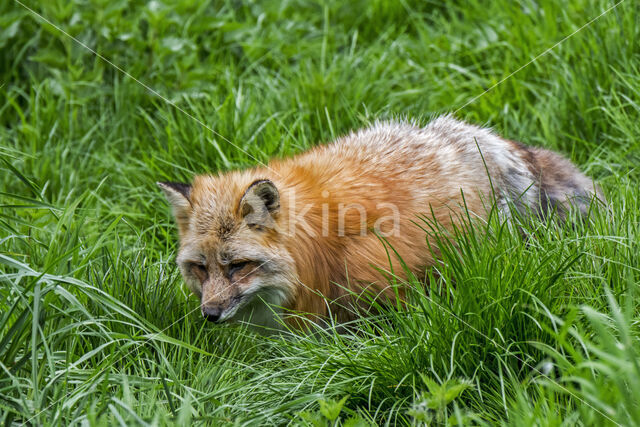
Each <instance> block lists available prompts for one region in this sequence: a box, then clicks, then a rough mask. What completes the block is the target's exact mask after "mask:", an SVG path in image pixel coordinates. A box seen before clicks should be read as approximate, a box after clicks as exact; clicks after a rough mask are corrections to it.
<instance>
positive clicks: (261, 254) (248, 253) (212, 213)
mask: <svg viewBox="0 0 640 427" xmlns="http://www.w3.org/2000/svg"><path fill="white" fill-rule="evenodd" d="M158 185H159V186H160V187H161V188H162V190H163V191H164V193H165V195H166V197H167V199H168V201H169V203H170V204H171V206H172V208H173V214H174V216H175V219H176V222H177V225H178V230H179V234H180V249H179V252H178V257H177V262H178V265H179V267H180V270H181V272H182V276H183V277H184V280H185V282H186V284H187V285H188V287H189V288H190V289H191V291H192V292H193V293H195V294H196V295H197V296H199V297H200V299H201V310H202V315H203V316H204V317H205V318H206V319H207V320H209V321H212V322H225V321H229V320H249V321H251V322H252V323H259V324H265V323H270V322H269V320H270V319H273V317H274V316H273V315H274V313H275V312H276V311H277V307H279V306H280V307H281V306H282V305H283V304H284V303H286V302H287V301H288V300H290V299H291V298H293V291H294V289H295V286H294V283H295V277H296V275H295V264H294V262H293V260H292V258H291V256H290V255H289V253H288V251H287V250H286V248H285V246H284V242H283V241H282V237H281V236H282V233H280V230H279V228H280V226H281V221H280V216H281V212H280V211H281V204H280V193H279V191H278V188H277V187H276V184H274V183H273V182H272V181H270V180H268V179H255V177H252V176H250V175H248V174H240V175H235V174H234V175H233V176H229V175H221V176H217V177H214V176H198V177H196V178H195V179H194V181H193V183H192V184H191V185H189V184H181V183H173V182H159V183H158Z"/></svg>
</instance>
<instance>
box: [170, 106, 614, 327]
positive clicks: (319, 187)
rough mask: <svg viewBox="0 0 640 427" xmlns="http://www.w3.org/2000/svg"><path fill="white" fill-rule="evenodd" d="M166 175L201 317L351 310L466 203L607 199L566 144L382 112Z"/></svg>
mask: <svg viewBox="0 0 640 427" xmlns="http://www.w3.org/2000/svg"><path fill="white" fill-rule="evenodd" d="M159 185H160V186H161V187H162V189H163V190H164V192H165V194H166V196H167V198H168V200H169V202H170V203H171V205H172V207H173V212H174V215H175V218H176V221H177V225H178V229H179V234H180V249H179V254H178V257H177V260H178V264H179V266H180V269H181V271H182V274H183V277H184V279H185V281H186V283H187V284H188V286H189V287H190V289H191V290H192V291H193V292H194V293H195V294H196V295H198V296H200V298H201V308H202V313H203V315H204V316H205V317H206V318H207V319H208V320H211V321H215V322H224V321H229V320H242V319H244V320H250V321H251V322H252V323H254V324H262V325H273V324H274V320H275V319H276V318H277V315H278V312H279V309H280V308H284V309H292V310H295V311H299V312H304V313H311V314H313V315H318V316H323V315H327V314H328V313H329V312H330V313H331V314H332V315H336V316H337V317H338V318H339V319H347V318H349V314H348V312H349V310H347V309H345V307H349V304H350V303H351V302H352V301H353V300H354V299H352V295H354V294H356V295H357V294H358V293H359V292H362V291H364V290H368V291H370V292H374V293H380V294H382V295H385V294H387V295H388V294H390V292H391V291H390V290H389V287H388V283H389V281H388V277H385V273H384V272H383V269H386V270H389V271H391V270H393V272H394V274H396V275H398V276H401V277H403V276H404V269H403V266H402V265H401V264H400V259H401V260H402V262H403V263H404V264H405V266H406V268H408V270H409V271H411V272H413V273H415V274H417V275H418V276H420V274H421V273H424V272H425V270H426V268H428V267H429V266H430V265H432V264H433V263H434V261H435V260H434V253H435V254H437V250H436V251H433V250H430V249H429V245H430V243H431V246H433V242H430V241H429V236H427V235H426V233H425V232H424V230H423V229H422V227H421V225H420V221H419V216H420V215H426V216H428V217H429V218H431V219H433V220H435V221H437V222H438V223H439V224H440V226H442V227H444V228H445V229H451V228H452V227H453V226H454V225H455V224H456V222H458V220H459V219H460V218H461V217H462V215H461V213H463V212H464V214H465V216H467V212H468V213H469V214H470V215H472V216H473V217H476V218H478V219H480V220H482V219H486V218H487V215H488V214H489V210H490V209H491V207H492V206H493V205H494V203H495V206H496V207H497V209H498V211H499V212H500V213H501V214H502V215H503V216H505V217H506V216H508V215H509V214H510V211H511V209H514V208H515V209H517V210H518V211H520V212H521V213H526V212H534V213H537V214H539V215H541V216H543V215H545V214H546V212H549V211H554V212H557V214H558V215H560V216H562V215H564V214H565V213H566V211H567V210H568V209H569V207H570V206H571V205H573V206H575V207H577V208H578V209H580V210H581V211H582V212H586V211H587V209H588V207H589V204H590V202H591V201H592V200H593V199H594V198H599V199H600V200H604V197H603V196H602V194H601V192H600V190H599V189H598V188H597V187H596V186H595V185H594V183H593V182H592V181H591V179H589V178H587V177H586V176H585V175H583V174H582V173H581V172H580V171H578V169H577V168H576V167H575V166H574V165H573V164H571V162H569V161H568V160H566V159H565V158H563V157H561V156H560V155H558V154H555V153H553V152H550V151H548V150H544V149H540V148H533V147H527V146H525V145H522V144H520V143H518V142H513V141H509V140H506V139H503V138H501V137H499V136H497V135H496V134H494V133H493V132H492V131H491V130H489V129H485V128H480V127H477V126H473V125H470V124H466V123H464V122H460V121H458V120H456V119H454V118H453V117H451V116H444V117H440V118H437V119H435V120H433V121H432V122H431V123H429V124H428V125H427V126H425V127H418V126H416V125H413V124H410V123H403V122H381V123H377V124H375V125H373V126H372V127H370V128H367V129H363V130H360V131H357V132H354V133H351V134H349V135H347V136H345V137H342V138H340V139H338V140H337V141H335V142H333V143H331V144H328V145H323V146H318V147H315V148H313V149H311V150H309V151H306V152H304V153H301V154H299V155H296V156H294V157H291V158H287V159H282V160H274V161H272V162H270V164H269V165H268V167H257V168H254V169H250V170H243V171H232V172H228V173H224V174H218V175H201V176H196V177H195V178H194V180H193V182H192V184H190V185H189V184H178V183H168V182H166V183H159ZM423 226H424V225H423ZM381 237H383V238H384V240H386V242H388V244H389V245H390V246H391V247H392V248H393V251H391V253H396V254H397V256H395V255H394V256H389V253H390V250H389V248H388V247H385V244H383V242H382V241H381ZM432 249H433V248H432ZM376 267H380V268H376Z"/></svg>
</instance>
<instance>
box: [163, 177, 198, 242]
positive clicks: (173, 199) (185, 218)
mask: <svg viewBox="0 0 640 427" xmlns="http://www.w3.org/2000/svg"><path fill="white" fill-rule="evenodd" d="M157 184H158V186H159V187H160V188H162V191H164V195H165V196H166V197H167V200H168V201H169V203H170V204H171V207H172V208H173V215H174V216H175V217H176V221H177V222H178V226H179V227H180V231H183V229H184V227H185V226H186V225H187V224H188V223H189V216H190V215H191V200H190V196H191V186H190V185H189V184H182V183H180V182H158V183H157Z"/></svg>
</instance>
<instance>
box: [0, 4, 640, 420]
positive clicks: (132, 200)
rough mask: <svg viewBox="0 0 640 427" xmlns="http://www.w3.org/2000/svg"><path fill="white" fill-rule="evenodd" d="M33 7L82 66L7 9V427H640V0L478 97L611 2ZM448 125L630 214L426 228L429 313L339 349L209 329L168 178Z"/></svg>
mask: <svg viewBox="0 0 640 427" xmlns="http://www.w3.org/2000/svg"><path fill="white" fill-rule="evenodd" d="M21 1H23V0H21ZM24 2H25V3H24V4H25V5H26V6H28V7H30V8H32V9H33V10H34V11H36V12H37V13H40V14H42V15H43V16H44V17H46V19H48V20H50V21H51V23H53V24H55V25H56V26H59V27H60V28H61V29H62V30H64V31H65V32H67V33H68V34H69V35H71V36H73V37H75V38H77V39H78V40H79V41H80V42H82V43H83V44H85V45H86V47H83V46H81V45H80V44H78V43H77V42H75V41H74V40H72V39H71V38H70V37H69V36H68V35H65V34H64V33H62V32H61V31H59V30H58V29H56V28H54V27H53V26H52V25H49V24H47V23H45V22H43V21H42V20H41V19H39V18H38V17H37V16H35V15H33V14H32V13H31V12H29V11H28V10H27V9H25V7H23V6H21V4H20V3H18V2H17V1H15V0H7V1H5V2H2V3H0V171H1V172H0V422H2V423H5V424H6V423H8V424H11V423H17V424H22V423H27V424H30V425H47V424H53V425H59V424H65V425H67V424H74V425H75V424H80V423H88V424H89V425H103V424H123V425H137V424H140V425H145V424H160V425H165V424H186V423H187V422H195V423H199V424H206V425H219V424H233V423H238V424H244V423H248V424H278V425H282V424H289V423H290V424H293V425H318V426H324V425H344V426H347V425H350V426H355V425H369V424H382V425H384V424H391V425H394V424H401V425H402V424H420V423H428V424H472V425H475V424H483V425H484V424H487V425H493V424H505V425H517V426H521V425H563V424H567V425H574V424H582V425H616V424H622V425H634V424H635V425H637V424H638V423H640V404H639V403H638V398H637V396H640V363H639V355H640V333H639V330H638V324H639V322H640V310H639V308H640V307H639V303H640V298H639V296H638V293H639V291H640V270H639V268H640V200H639V190H638V186H639V184H640V169H639V168H638V166H637V165H638V164H640V10H639V9H638V7H637V4H636V3H635V2H634V1H632V0H627V1H625V2H622V4H620V5H619V6H617V7H616V8H614V9H613V10H611V11H609V12H608V13H606V14H605V15H604V16H602V17H601V18H599V19H598V20H596V21H595V22H593V23H592V24H591V25H589V26H587V27H586V28H584V29H583V30H581V31H579V32H577V33H576V34H575V35H573V36H572V37H570V38H569V39H567V40H565V41H563V42H562V43H561V44H559V45H558V46H557V47H555V48H554V49H553V50H552V51H550V52H549V53H548V54H546V55H544V56H542V57H540V58H539V59H537V60H536V61H534V62H533V63H531V64H530V65H528V66H526V67H525V68H523V69H521V70H520V71H519V72H517V73H516V74H515V75H513V76H511V77H509V78H507V79H506V80H505V81H504V82H502V83H500V84H498V85H497V86H496V87H493V88H492V89H491V90H490V91H488V92H487V93H486V94H483V92H484V91H485V90H486V89H487V88H491V87H492V86H493V85H494V84H496V83H498V82H500V81H501V80H502V79H504V78H506V77H507V76H509V75H510V74H511V73H512V72H513V71H515V70H518V69H519V68H520V67H521V66H522V65H524V64H527V63H528V62H529V61H530V60H531V59H533V58H534V57H535V56H537V55H538V54H540V53H541V52H543V51H545V50H546V49H547V48H549V47H551V46H553V45H554V44H555V43H557V42H559V41H560V40H562V39H563V38H564V37H565V36H566V35H569V34H571V33H573V32H574V31H576V30H577V29H579V28H580V27H581V26H583V25H584V24H585V23H587V22H588V21H589V20H591V19H592V18H595V17H597V16H598V15H600V14H601V13H602V12H604V11H605V10H606V9H608V8H609V7H611V6H612V5H613V4H614V3H613V2H612V1H588V0H575V1H569V2H558V1H552V0H539V1H533V0H524V1H522V2H510V1H502V2H480V1H468V2H457V1H451V2H449V1H426V2H419V1H415V2H413V1H409V0H405V1H398V2H395V1H394V2H392V1H384V0H355V1H352V2H337V1H336V2H322V1H306V0H298V1H288V0H282V1H271V0H269V1H248V2H240V1H231V0H228V1H216V2H213V1H208V0H181V1H179V2H170V1H168V0H167V1H164V0H154V1H150V2H134V1H127V0H74V1H67V0H47V1H35V0H24ZM87 47H88V48H90V49H92V50H94V51H95V52H97V53H99V54H100V55H102V56H103V57H104V58H107V59H108V60H109V61H111V62H112V63H113V64H115V65H117V66H118V67H120V68H121V69H122V70H126V72H127V73H129V74H130V76H133V77H135V78H136V79H138V80H139V82H137V81H135V80H133V79H132V78H130V77H129V76H127V75H125V74H123V73H122V72H121V71H119V70H118V69H116V68H115V67H114V65H112V64H109V63H107V62H105V61H104V60H102V59H100V58H98V57H96V55H95V54H94V53H92V52H91V51H90V50H88V49H87ZM140 82H142V83H144V84H145V85H148V86H149V87H150V88H152V89H153V90H154V91H156V92H155V93H152V92H150V91H149V90H147V89H146V88H145V87H144V86H143V85H142V84H141V83H140ZM481 94H483V95H482V96H480V97H479V98H477V99H474V98H476V97H477V96H478V95H481ZM470 100H473V102H471V103H469V104H468V105H466V104H467V102H468V101H470ZM462 106H464V108H462V109H460V110H459V111H457V110H458V109H459V108H460V107H462ZM447 111H456V115H457V116H458V117H460V118H463V119H467V120H469V121H471V122H475V123H479V124H489V125H491V126H494V127H495V128H496V129H497V130H498V131H499V132H500V133H501V134H503V135H505V136H507V137H509V138H512V139H516V140H522V141H525V142H528V143H531V144H534V145H540V146H544V147H548V148H552V149H555V150H558V151H560V152H563V153H565V154H566V155H567V156H569V157H571V158H572V160H574V161H575V162H576V163H577V164H579V165H580V167H581V169H582V170H584V171H586V172H587V173H588V174H589V175H591V176H593V177H595V178H596V179H597V180H598V182H599V183H600V184H601V185H602V187H603V189H604V191H605V193H606V194H607V197H608V198H609V201H610V204H611V207H612V209H611V212H606V211H602V212H595V213H594V215H593V216H592V218H591V220H590V222H589V223H588V224H577V225H575V226H566V227H565V226H560V225H557V224H544V223H541V222H532V223H529V224H527V225H526V226H525V231H526V233H527V235H528V236H529V237H528V238H527V239H526V240H523V238H522V237H521V236H520V234H519V233H518V232H514V231H513V230H512V228H511V227H508V225H505V224H500V223H498V221H496V220H494V221H491V222H490V224H488V225H487V228H486V230H481V229H475V230H473V231H470V232H469V233H467V234H464V235H459V236H457V237H455V239H454V240H455V242H450V241H448V240H447V239H445V238H444V236H443V235H442V233H439V232H438V231H437V230H431V231H430V232H433V233H435V234H437V235H438V236H439V237H440V238H442V247H443V257H444V259H443V262H442V263H441V264H439V265H438V266H437V273H438V278H437V279H436V278H435V277H434V278H432V285H431V289H430V291H429V293H428V294H427V293H425V292H424V284H421V283H419V282H418V281H415V280H414V281H413V283H412V285H413V288H414V289H415V290H416V291H415V292H413V293H412V295H411V297H410V304H409V305H408V306H407V307H406V308H403V309H401V310H399V311H395V310H392V309H388V308H387V309H384V310H383V312H382V313H381V315H380V316H378V318H376V319H366V318H363V319H360V320H359V327H358V328H356V329H354V330H350V331H347V332H344V333H342V334H338V333H336V332H335V331H333V330H331V329H329V330H326V331H318V332H317V333H315V334H311V335H305V336H295V335H283V336H270V337H265V336H259V335H256V334H254V333H252V332H251V331H248V330H246V329H243V328H242V327H233V326H213V325H211V324H207V323H206V322H204V321H203V320H202V319H201V317H200V314H199V312H198V310H197V308H198V301H197V300H196V299H195V298H194V297H191V296H189V294H188V291H187V290H186V289H185V288H184V286H183V284H182V281H181V278H180V275H179V272H178V271H177V268H176V266H175V263H174V258H173V257H174V254H175V251H176V245H177V235H176V230H175V229H174V225H173V221H172V219H171V216H170V211H169V207H168V205H167V203H166V202H165V200H164V197H163V196H162V194H161V191H160V190H159V189H158V188H157V187H156V186H155V181H158V180H183V181H187V180H189V179H190V177H191V176H192V175H193V174H195V173H202V172H206V171H225V170H230V169H233V168H243V167H250V166H251V165H254V164H257V163H258V162H266V161H267V160H268V159H269V158H270V157H273V156H276V157H277V156H284V155H288V154H291V153H295V152H299V151H301V150H304V149H305V148H307V147H310V146H311V145H312V144H316V143H321V142H326V141H329V140H331V139H332V138H334V137H336V136H338V135H340V134H342V133H345V132H347V131H348V130H350V129H354V128H358V127H361V126H363V125H366V124H367V123H369V122H371V121H372V120H374V119H376V118H379V117H382V118H386V117H392V116H395V115H402V116H408V117H412V118H416V119H418V120H419V121H420V122H422V123H426V122H427V121H428V120H429V118H430V117H431V116H433V115H435V114H440V113H443V112H447ZM247 153H248V154H247ZM425 228H427V229H428V227H425ZM383 267H384V266H383ZM434 274H435V273H434ZM427 295H428V296H427Z"/></svg>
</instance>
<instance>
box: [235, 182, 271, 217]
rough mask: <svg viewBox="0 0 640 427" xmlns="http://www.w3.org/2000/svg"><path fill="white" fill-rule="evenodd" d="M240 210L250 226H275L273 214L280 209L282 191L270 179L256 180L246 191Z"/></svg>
mask: <svg viewBox="0 0 640 427" xmlns="http://www.w3.org/2000/svg"><path fill="white" fill-rule="evenodd" d="M239 210H240V215H241V216H242V217H243V218H244V220H245V221H246V223H247V225H249V227H254V226H255V227H269V228H273V226H274V225H275V222H274V221H273V215H274V214H276V213H277V212H278V211H279V210H280V193H279V192H278V189H277V188H276V186H275V185H274V183H273V182H271V181H269V180H268V179H259V180H257V181H254V182H253V183H252V184H251V185H250V186H249V188H247V190H246V191H245V192H244V195H243V196H242V199H241V200H240V206H239Z"/></svg>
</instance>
